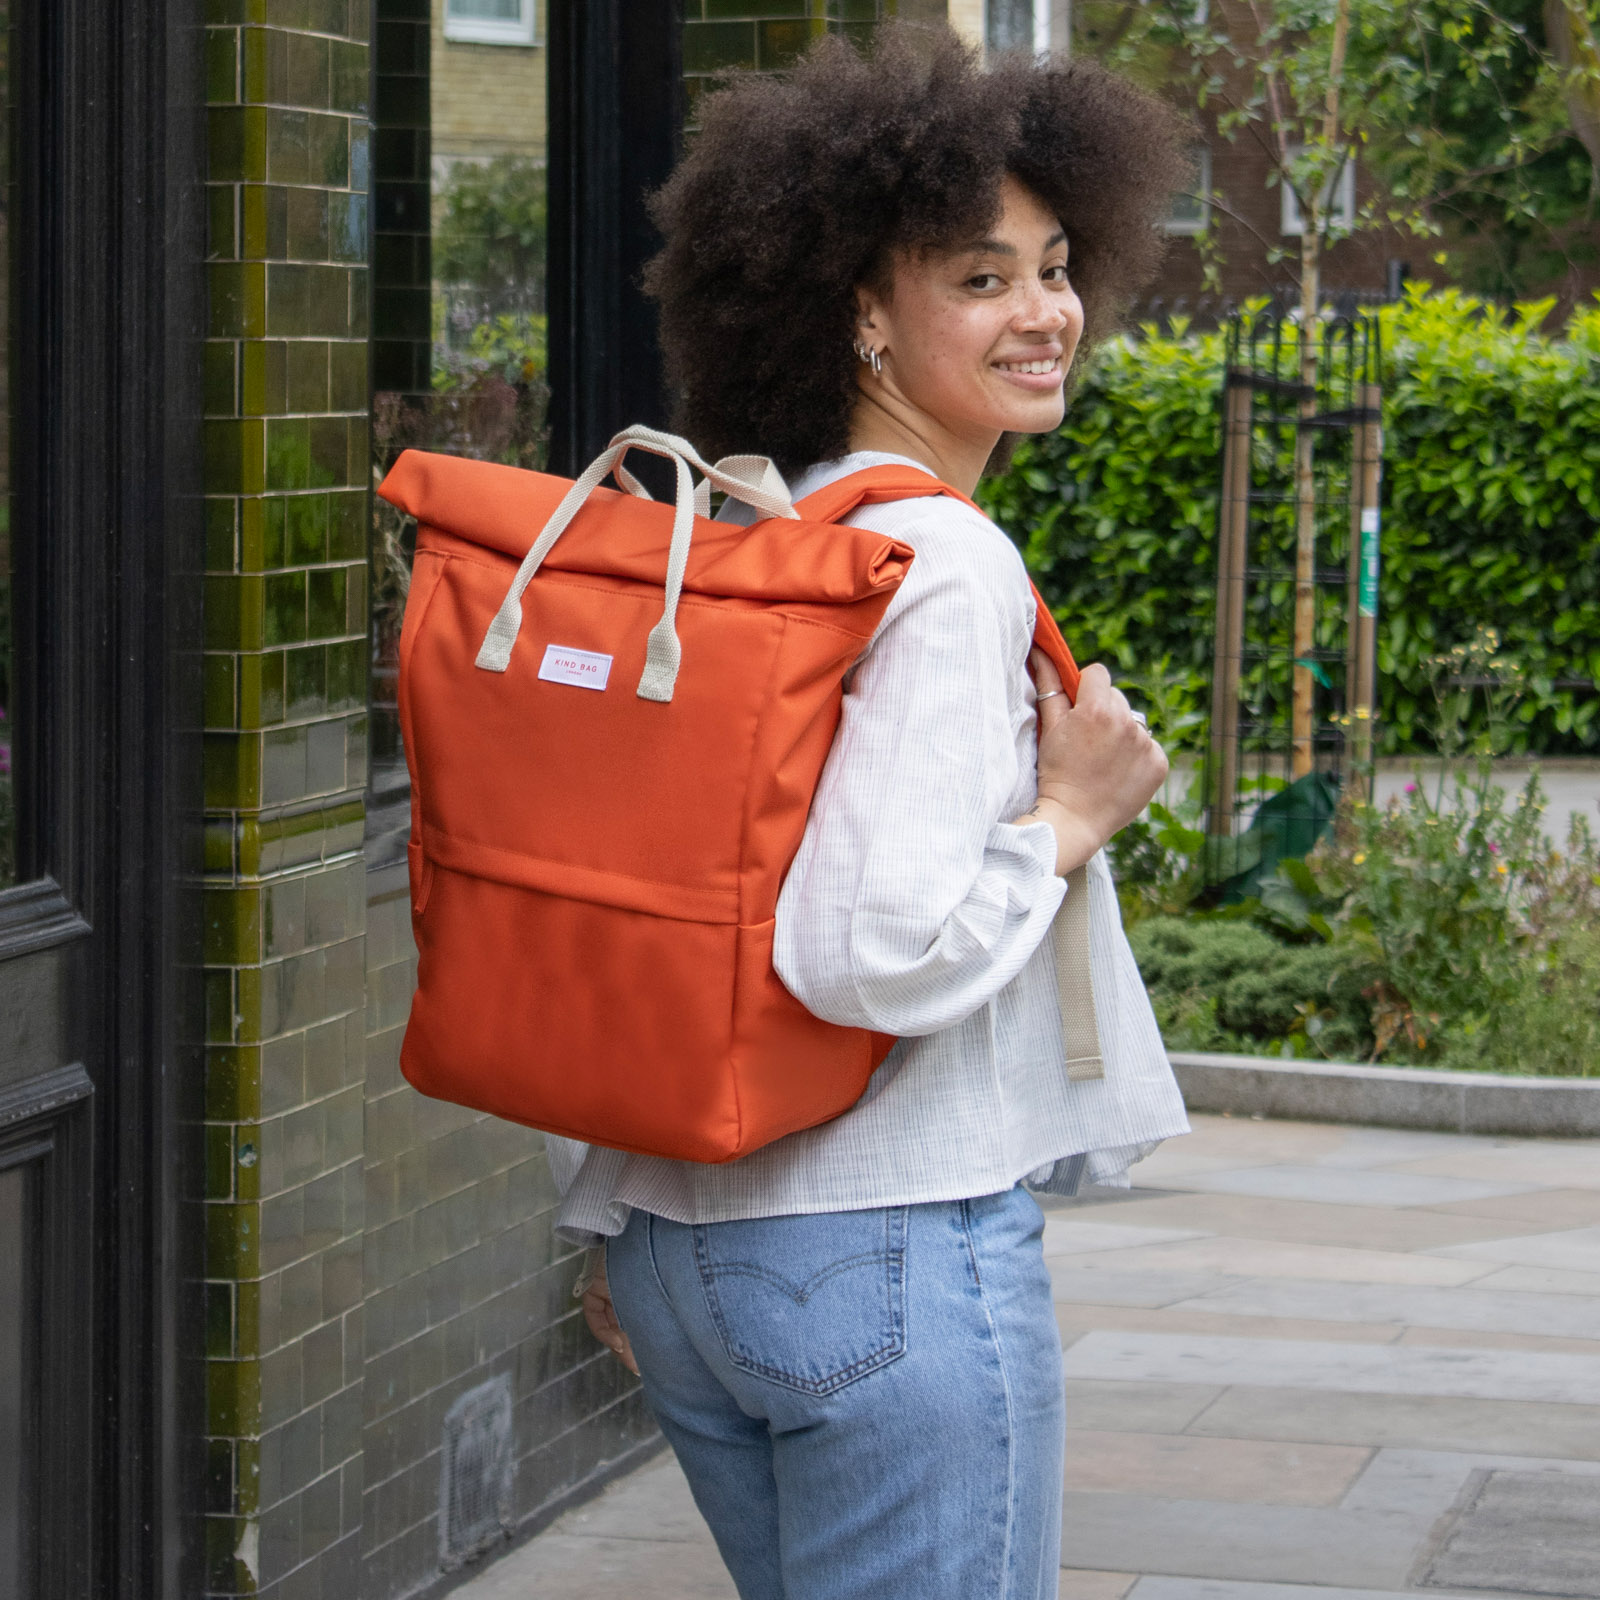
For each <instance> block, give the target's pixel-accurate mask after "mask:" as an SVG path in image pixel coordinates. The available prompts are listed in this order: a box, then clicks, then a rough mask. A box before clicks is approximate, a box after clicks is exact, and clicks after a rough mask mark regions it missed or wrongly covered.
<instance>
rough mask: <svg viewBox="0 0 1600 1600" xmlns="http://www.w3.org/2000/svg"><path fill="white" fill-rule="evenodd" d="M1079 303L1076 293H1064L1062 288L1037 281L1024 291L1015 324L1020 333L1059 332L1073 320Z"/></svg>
mask: <svg viewBox="0 0 1600 1600" xmlns="http://www.w3.org/2000/svg"><path fill="white" fill-rule="evenodd" d="M1077 304H1078V297H1077V296H1076V295H1074V294H1070V293H1068V294H1065V295H1063V294H1062V293H1061V292H1060V290H1050V289H1047V288H1046V287H1045V286H1044V284H1042V283H1035V284H1033V285H1032V286H1031V287H1030V288H1028V289H1025V290H1024V291H1023V297H1022V303H1021V304H1020V305H1019V306H1018V307H1017V318H1016V322H1015V324H1014V325H1015V327H1016V328H1017V331H1018V332H1019V333H1020V332H1027V333H1059V332H1060V331H1061V329H1063V328H1064V327H1066V325H1067V323H1068V322H1070V321H1071V319H1072V314H1073V311H1074V310H1075V309H1076V307H1077Z"/></svg>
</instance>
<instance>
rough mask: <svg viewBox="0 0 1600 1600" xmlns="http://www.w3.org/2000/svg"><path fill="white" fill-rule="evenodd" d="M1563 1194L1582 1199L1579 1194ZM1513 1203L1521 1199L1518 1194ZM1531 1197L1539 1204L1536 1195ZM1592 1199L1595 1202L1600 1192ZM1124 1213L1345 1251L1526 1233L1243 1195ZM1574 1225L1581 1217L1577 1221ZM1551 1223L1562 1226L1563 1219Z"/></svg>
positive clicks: (1437, 1216) (1495, 1220)
mask: <svg viewBox="0 0 1600 1600" xmlns="http://www.w3.org/2000/svg"><path fill="white" fill-rule="evenodd" d="M1565 1192H1567V1193H1575V1194H1584V1195H1586V1191H1583V1190H1569V1191H1565ZM1513 1198H1515V1199H1516V1200H1522V1199H1524V1198H1526V1197H1525V1196H1523V1195H1517V1196H1515V1197H1513ZM1532 1198H1533V1199H1535V1200H1537V1199H1538V1194H1537V1192H1535V1193H1534V1194H1533V1196H1532ZM1595 1198H1597V1199H1600V1195H1597V1196H1596V1197H1595ZM1510 1203H1511V1200H1510V1199H1500V1200H1479V1201H1468V1202H1466V1204H1467V1205H1469V1206H1485V1207H1486V1206H1492V1205H1497V1204H1498V1205H1506V1204H1510ZM1122 1215H1124V1216H1126V1217H1127V1219H1128V1221H1130V1222H1135V1223H1138V1224H1139V1225H1140V1226H1147V1225H1152V1224H1153V1225H1155V1226H1157V1227H1159V1226H1162V1225H1169V1226H1170V1225H1172V1224H1175V1223H1179V1222H1182V1223H1186V1224H1187V1225H1188V1226H1189V1227H1191V1228H1194V1229H1196V1230H1198V1231H1199V1232H1202V1233H1223V1234H1228V1235H1230V1236H1231V1237H1233V1238H1240V1239H1276V1240H1278V1241H1280V1242H1284V1243H1289V1244H1332V1245H1343V1246H1345V1247H1346V1248H1348V1249H1367V1250H1372V1249H1378V1250H1401V1251H1408V1250H1426V1249H1428V1248H1429V1247H1430V1246H1433V1245H1444V1244H1470V1243H1472V1242H1473V1241H1474V1240H1478V1239H1499V1238H1504V1237H1509V1236H1510V1235H1513V1234H1519V1233H1523V1232H1525V1231H1526V1221H1525V1219H1523V1218H1522V1217H1520V1216H1519V1217H1516V1218H1501V1217H1498V1216H1494V1217H1490V1216H1485V1215H1482V1214H1480V1213H1478V1212H1476V1211H1473V1212H1470V1213H1468V1212H1464V1211H1462V1210H1461V1208H1460V1207H1459V1205H1452V1206H1441V1207H1439V1208H1438V1209H1433V1208H1422V1207H1417V1208H1413V1209H1409V1210H1389V1209H1385V1208H1384V1207H1382V1206H1376V1205H1372V1206H1351V1205H1327V1204H1322V1203H1319V1202H1317V1201H1313V1200H1281V1199H1280V1200H1275V1201H1274V1202H1273V1204H1272V1205H1270V1206H1264V1205H1262V1204H1261V1201H1260V1199H1259V1197H1257V1196H1254V1195H1243V1194H1182V1195H1174V1196H1172V1197H1170V1198H1165V1199H1160V1200H1134V1201H1131V1202H1129V1204H1128V1205H1127V1207H1126V1208H1125V1210H1124V1212H1123V1213H1122ZM1575 1220H1579V1219H1575ZM1553 1225H1554V1226H1565V1225H1566V1221H1565V1219H1564V1218H1559V1219H1556V1222H1555V1223H1554V1224H1553Z"/></svg>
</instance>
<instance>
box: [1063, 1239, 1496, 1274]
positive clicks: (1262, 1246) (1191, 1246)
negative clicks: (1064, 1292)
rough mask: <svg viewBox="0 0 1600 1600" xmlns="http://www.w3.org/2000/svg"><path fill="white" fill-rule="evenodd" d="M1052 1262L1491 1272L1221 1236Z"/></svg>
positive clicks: (1438, 1257)
mask: <svg viewBox="0 0 1600 1600" xmlns="http://www.w3.org/2000/svg"><path fill="white" fill-rule="evenodd" d="M1055 1261H1061V1262H1065V1263H1066V1264H1068V1265H1071V1266H1076V1267H1088V1268H1090V1269H1091V1270H1098V1271H1106V1272H1121V1271H1124V1270H1127V1269H1128V1268H1135V1269H1138V1268H1155V1269H1156V1270H1158V1271H1159V1270H1161V1269H1168V1270H1171V1271H1178V1272H1181V1271H1184V1270H1185V1268H1186V1267H1187V1268H1188V1269H1189V1270H1192V1269H1193V1268H1196V1267H1199V1268H1203V1269H1207V1270H1210V1271H1212V1272H1220V1273H1223V1274H1225V1275H1227V1276H1230V1277H1238V1278H1331V1279H1333V1280H1334V1281H1335V1282H1338V1283H1442V1284H1456V1283H1471V1282H1472V1280H1473V1279H1474V1278H1482V1277H1486V1276H1487V1275H1488V1274H1489V1272H1490V1271H1492V1270H1493V1269H1492V1266H1491V1265H1490V1263H1488V1262H1471V1261H1451V1260H1448V1259H1447V1258H1445V1257H1444V1256H1443V1254H1442V1253H1439V1252H1435V1253H1433V1254H1429V1255H1419V1254H1405V1253H1402V1252H1400V1251H1395V1250H1348V1249H1345V1248H1344V1247H1342V1246H1339V1245H1302V1244H1288V1243H1284V1242H1283V1241H1281V1240H1277V1239H1232V1238H1229V1237H1228V1236H1227V1235H1225V1234H1218V1235H1217V1236H1215V1237H1212V1238H1204V1239H1190V1240H1185V1241H1184V1242H1183V1243H1181V1244H1145V1245H1136V1246H1135V1247H1134V1248H1133V1249H1131V1250H1101V1251H1096V1252H1094V1253H1092V1254H1086V1255H1078V1256H1057V1257H1056V1258H1055ZM1052 1264H1054V1262H1053V1263H1052Z"/></svg>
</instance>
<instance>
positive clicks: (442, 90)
mask: <svg viewBox="0 0 1600 1600" xmlns="http://www.w3.org/2000/svg"><path fill="white" fill-rule="evenodd" d="M444 3H445V0H431V4H432V8H433V24H432V34H433V152H434V155H435V156H436V157H438V158H439V159H440V160H441V161H449V160H453V159H456V158H459V157H461V156H480V157H481V156H498V155H505V154H516V155H524V156H533V157H535V158H537V159H541V160H542V159H543V157H544V153H545V123H546V117H545V52H544V49H543V47H542V46H541V45H532V46H529V45H505V44H470V43H466V42H464V41H462V40H459V39H446V38H445V36H444ZM545 25H546V17H545V0H539V17H538V30H539V32H538V37H539V38H541V39H542V38H543V37H544V31H545Z"/></svg>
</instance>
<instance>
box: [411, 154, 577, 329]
mask: <svg viewBox="0 0 1600 1600" xmlns="http://www.w3.org/2000/svg"><path fill="white" fill-rule="evenodd" d="M547 193H548V185H547V183H546V178H545V168H544V164H543V162H537V161H533V160H530V159H529V158H528V157H527V156H520V155H502V156H496V157H495V159H494V160H493V161H489V162H484V163H478V162H473V161H462V162H458V163H457V164H456V166H455V167H454V168H452V169H451V172H450V176H449V178H448V179H447V180H446V182H445V183H444V185H443V186H442V188H441V190H440V194H439V201H440V212H439V216H438V220H437V222H436V224H435V227H434V230H433V274H434V276H435V277H436V278H438V279H440V280H441V281H443V282H445V283H467V284H471V285H473V286H474V287H475V288H478V289H480V290H482V291H484V293H486V294H487V295H489V296H490V297H492V298H494V299H496V300H499V301H502V302H504V303H505V304H507V305H514V306H519V307H523V306H525V302H526V300H527V298H528V297H529V296H530V295H539V294H542V286H543V284H544V271H545V246H546V242H547V240H548V237H549V205H548V201H547Z"/></svg>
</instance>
